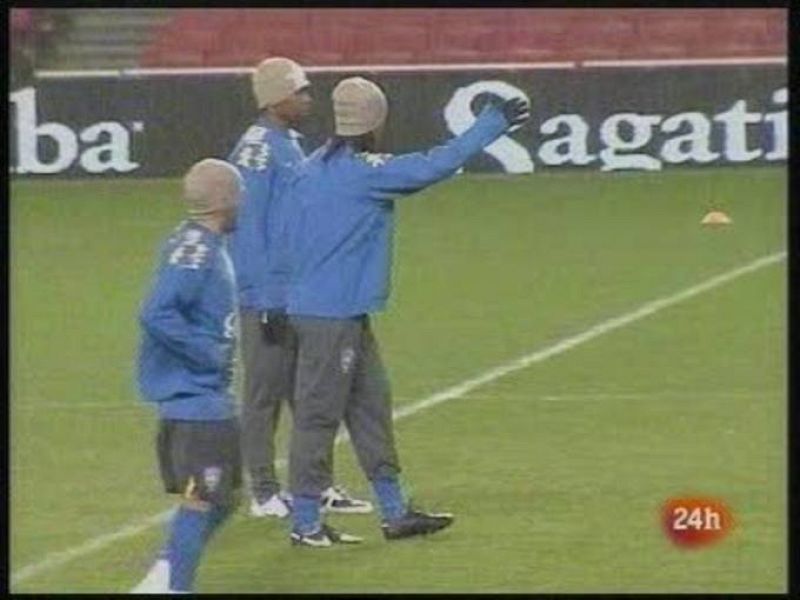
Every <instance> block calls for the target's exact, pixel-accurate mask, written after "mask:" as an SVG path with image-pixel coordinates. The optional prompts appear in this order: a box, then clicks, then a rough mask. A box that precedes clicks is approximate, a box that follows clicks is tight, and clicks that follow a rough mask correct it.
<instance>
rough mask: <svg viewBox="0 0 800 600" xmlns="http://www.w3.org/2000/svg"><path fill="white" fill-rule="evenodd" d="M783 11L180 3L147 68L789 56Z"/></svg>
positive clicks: (148, 54) (147, 51)
mask: <svg viewBox="0 0 800 600" xmlns="http://www.w3.org/2000/svg"><path fill="white" fill-rule="evenodd" d="M786 37H787V36H786V11H785V10H783V9H738V8H736V9H535V10H534V9H316V10H310V9H305V10H304V9H215V10H209V9H177V10H174V11H172V17H171V18H170V19H169V20H167V21H166V22H165V23H164V24H163V25H161V26H160V27H158V29H157V31H156V33H155V35H154V36H153V41H152V42H151V43H150V44H148V45H147V46H146V47H145V48H144V50H143V51H142V53H141V56H140V61H139V62H140V64H141V65H142V66H147V67H181V66H241V65H248V66H249V65H252V64H253V63H255V62H257V61H258V60H260V59H261V58H264V57H265V56H269V55H273V54H274V55H279V54H285V55H288V56H292V57H295V58H296V59H298V60H299V61H300V62H302V63H304V64H307V65H333V64H361V65H364V64H421V63H459V62H462V63H469V62H530V61H558V60H592V59H648V58H726V57H760V56H781V55H785V54H786V51H787V50H786Z"/></svg>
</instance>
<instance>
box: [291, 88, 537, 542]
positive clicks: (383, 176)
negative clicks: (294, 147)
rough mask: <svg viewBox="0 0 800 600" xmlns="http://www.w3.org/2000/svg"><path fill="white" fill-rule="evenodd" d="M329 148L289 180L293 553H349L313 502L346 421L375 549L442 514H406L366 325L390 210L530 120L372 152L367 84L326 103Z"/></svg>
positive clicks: (491, 114)
mask: <svg viewBox="0 0 800 600" xmlns="http://www.w3.org/2000/svg"><path fill="white" fill-rule="evenodd" d="M333 109H334V118H335V124H336V136H335V137H334V138H333V139H332V140H329V141H328V142H327V144H325V145H323V146H322V147H320V148H319V149H318V150H317V151H315V152H314V153H313V154H312V155H311V156H310V157H309V158H308V159H307V160H306V161H304V162H303V163H301V165H300V166H298V167H297V168H296V174H295V178H294V179H293V181H292V183H291V186H290V189H291V192H290V194H289V200H288V202H289V204H290V205H291V206H292V207H293V216H292V225H291V234H290V237H291V247H292V256H291V259H292V282H291V286H290V290H289V304H288V313H289V315H290V320H291V322H292V324H293V325H294V327H295V329H296V331H297V335H298V338H299V355H298V366H297V384H296V392H295V400H294V415H295V419H294V428H293V431H292V439H291V447H290V451H289V480H290V490H291V492H292V496H293V501H294V510H293V521H294V523H293V531H292V533H291V540H292V543H293V544H297V545H306V546H316V547H325V546H330V545H331V544H333V543H337V542H340V543H342V542H357V541H359V540H358V539H356V538H353V537H352V536H347V535H345V534H341V533H339V532H337V531H336V530H334V529H332V528H331V527H330V526H328V525H327V524H325V523H323V522H322V520H321V517H320V510H319V508H320V492H321V490H322V486H323V485H324V482H325V480H326V477H327V474H328V471H329V469H330V463H329V456H330V452H331V449H332V446H333V442H334V438H335V436H336V430H337V426H338V424H339V423H340V421H342V420H344V421H345V423H346V425H347V428H348V432H349V434H350V439H351V441H352V444H353V446H354V448H355V451H356V454H357V456H358V460H359V463H360V465H361V468H362V469H363V471H364V473H365V474H366V476H367V478H368V479H369V481H370V483H371V485H372V489H373V492H374V495H375V497H376V499H377V501H378V504H379V506H380V511H381V517H382V524H381V527H382V530H383V534H384V537H385V538H386V539H389V540H394V539H400V538H405V537H409V536H414V535H420V534H428V533H433V532H435V531H439V530H440V529H443V528H445V527H447V526H449V525H450V524H451V523H452V521H453V516H452V515H450V514H430V513H425V512H421V511H418V510H415V509H413V508H411V506H409V502H408V500H407V499H406V498H405V496H404V494H403V491H402V489H401V486H400V482H399V474H400V464H399V461H398V457H397V452H396V450H395V444H394V432H393V426H392V407H391V399H390V391H389V383H388V379H387V376H386V372H385V370H384V367H383V364H382V362H381V358H380V354H379V351H378V345H377V343H376V341H375V338H374V336H373V334H372V330H371V328H370V321H369V315H370V314H371V313H373V312H376V311H380V310H382V309H383V308H384V306H385V305H386V301H387V299H388V296H389V282H390V274H391V264H392V257H391V253H392V234H393V229H394V199H395V198H399V197H402V196H407V195H409V194H413V193H414V192H417V191H419V190H421V189H423V188H425V187H427V186H429V185H432V184H434V183H436V182H438V181H441V180H443V179H445V178H447V177H449V176H451V175H453V174H454V173H455V172H456V171H457V170H458V169H459V168H460V167H461V166H462V165H463V164H464V163H465V162H466V161H467V160H468V159H469V158H470V157H472V156H474V155H476V154H477V153H478V152H480V151H481V150H482V149H483V148H484V147H485V146H487V145H488V144H490V143H491V142H493V141H494V140H496V139H497V138H498V137H499V136H500V135H502V134H503V133H504V132H505V131H507V130H508V129H509V128H511V127H513V126H514V125H517V124H519V123H522V122H523V121H525V120H526V119H527V118H528V110H529V109H528V107H527V105H526V104H525V102H524V101H522V100H520V99H515V100H510V101H508V102H506V103H504V104H503V105H502V107H500V106H494V105H490V106H488V107H487V108H486V109H484V110H483V112H481V114H480V115H479V116H478V118H477V120H476V122H475V124H474V125H473V126H472V127H471V128H470V129H468V130H467V131H466V132H464V133H463V134H462V135H460V136H458V137H457V138H454V139H452V140H450V141H449V142H448V143H447V144H445V145H443V146H440V147H437V148H434V149H433V150H431V151H429V152H427V153H414V154H404V155H399V156H392V155H389V154H376V153H374V152H373V150H374V149H375V147H376V145H377V144H378V142H379V140H380V133H381V130H382V128H383V124H384V121H385V119H386V116H387V114H388V106H387V100H386V97H385V96H384V94H383V92H382V91H381V89H380V88H379V87H378V86H377V85H375V84H374V83H372V82H370V81H368V80H366V79H363V78H360V77H354V78H349V79H345V80H342V81H341V82H339V84H338V85H337V86H336V88H335V89H334V91H333Z"/></svg>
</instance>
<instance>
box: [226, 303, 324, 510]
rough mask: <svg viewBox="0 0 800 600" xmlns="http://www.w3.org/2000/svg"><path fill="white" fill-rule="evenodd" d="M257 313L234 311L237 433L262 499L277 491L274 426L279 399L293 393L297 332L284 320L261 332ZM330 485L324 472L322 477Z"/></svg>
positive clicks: (279, 409) (277, 416) (246, 464)
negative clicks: (240, 390)
mask: <svg viewBox="0 0 800 600" xmlns="http://www.w3.org/2000/svg"><path fill="white" fill-rule="evenodd" d="M260 316H261V314H260V313H259V312H257V311H247V310H243V311H241V313H240V324H241V339H242V361H243V363H244V399H243V402H242V416H241V431H242V457H243V459H244V464H245V468H246V469H247V471H248V473H249V474H250V482H251V487H252V492H253V493H254V494H255V495H257V496H259V497H267V496H270V495H271V494H274V493H276V492H278V490H279V489H280V483H279V481H278V478H277V475H276V473H275V430H276V428H277V426H278V422H279V420H280V411H281V403H282V402H283V401H284V400H286V401H288V402H289V403H290V408H291V401H292V396H293V394H294V381H295V367H296V364H297V335H296V334H295V331H294V329H293V328H292V326H291V324H290V323H289V322H288V320H287V319H286V318H285V316H284V318H283V319H282V320H281V319H278V320H276V323H278V324H277V325H276V326H275V327H272V328H271V329H270V334H269V335H268V334H267V332H265V330H264V327H263V324H262V323H261V318H260ZM323 483H324V487H325V488H327V487H328V486H329V485H331V479H330V475H328V477H327V479H325V480H324V481H323Z"/></svg>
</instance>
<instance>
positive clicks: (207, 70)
mask: <svg viewBox="0 0 800 600" xmlns="http://www.w3.org/2000/svg"><path fill="white" fill-rule="evenodd" d="M785 64H787V58H786V56H755V57H746V56H743V57H732V58H731V57H724V58H723V57H720V58H666V59H624V60H586V61H552V62H544V61H542V62H494V63H493V62H483V63H431V64H418V65H417V64H413V65H320V66H313V65H309V66H307V67H303V68H304V70H305V71H306V72H307V73H352V72H359V71H361V72H369V73H424V72H434V73H435V72H451V71H456V72H458V71H536V70H549V69H578V68H593V67H612V68H636V67H654V68H658V67H700V66H736V65H740V66H748V65H785ZM254 70H255V68H254V67H245V66H241V67H163V68H162V67H154V68H145V67H133V68H129V69H81V70H64V71H55V70H45V69H42V70H39V71H36V77H37V78H38V79H71V78H82V77H143V76H164V75H169V76H173V75H175V76H181V75H250V74H251V73H253V71H254Z"/></svg>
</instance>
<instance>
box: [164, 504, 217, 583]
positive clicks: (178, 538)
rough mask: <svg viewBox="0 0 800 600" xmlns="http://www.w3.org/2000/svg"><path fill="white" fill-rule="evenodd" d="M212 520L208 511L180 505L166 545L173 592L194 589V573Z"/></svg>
mask: <svg viewBox="0 0 800 600" xmlns="http://www.w3.org/2000/svg"><path fill="white" fill-rule="evenodd" d="M209 517H210V512H209V511H200V510H192V509H190V508H187V507H185V506H181V507H180V508H179V509H178V511H177V512H176V513H175V516H174V517H173V518H172V527H171V531H170V536H169V541H168V542H167V551H168V552H169V563H170V575H169V587H170V589H172V590H177V591H182V592H190V591H191V590H192V586H193V584H194V574H195V571H196V570H197V565H198V563H199V562H200V556H201V555H202V554H203V548H204V547H205V543H206V532H207V531H208V524H209Z"/></svg>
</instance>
